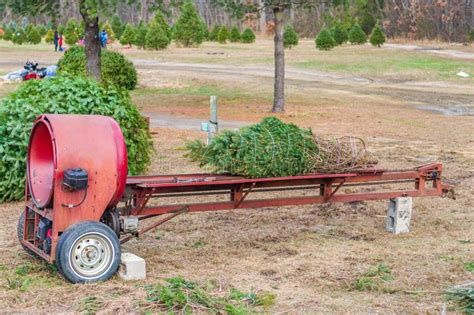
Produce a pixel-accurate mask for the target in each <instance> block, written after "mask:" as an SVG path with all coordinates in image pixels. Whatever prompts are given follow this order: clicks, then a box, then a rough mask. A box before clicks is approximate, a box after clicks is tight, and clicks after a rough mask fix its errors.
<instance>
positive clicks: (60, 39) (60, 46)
mask: <svg viewBox="0 0 474 315" xmlns="http://www.w3.org/2000/svg"><path fill="white" fill-rule="evenodd" d="M58 44H59V51H63V34H61V33H59V37H58Z"/></svg>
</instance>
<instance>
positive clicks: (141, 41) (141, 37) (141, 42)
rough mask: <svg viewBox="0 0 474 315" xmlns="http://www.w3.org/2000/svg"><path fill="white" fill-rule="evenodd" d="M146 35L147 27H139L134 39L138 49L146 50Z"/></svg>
mask: <svg viewBox="0 0 474 315" xmlns="http://www.w3.org/2000/svg"><path fill="white" fill-rule="evenodd" d="M146 34H147V28H146V26H145V25H140V26H138V29H137V31H136V33H135V38H134V39H133V44H135V46H137V47H138V48H145V45H146Z"/></svg>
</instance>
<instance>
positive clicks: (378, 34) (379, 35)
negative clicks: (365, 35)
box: [370, 23, 385, 47]
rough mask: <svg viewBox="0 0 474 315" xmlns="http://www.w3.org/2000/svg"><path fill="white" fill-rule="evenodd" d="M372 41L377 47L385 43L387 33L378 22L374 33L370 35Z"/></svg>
mask: <svg viewBox="0 0 474 315" xmlns="http://www.w3.org/2000/svg"><path fill="white" fill-rule="evenodd" d="M370 43H371V44H372V45H373V46H377V47H380V46H382V45H383V44H384V43H385V34H384V32H383V31H382V28H381V27H380V24H378V23H377V24H376V25H375V27H374V29H373V30H372V34H371V35H370Z"/></svg>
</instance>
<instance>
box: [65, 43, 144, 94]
mask: <svg viewBox="0 0 474 315" xmlns="http://www.w3.org/2000/svg"><path fill="white" fill-rule="evenodd" d="M100 60H101V64H102V67H101V72H102V73H101V78H102V82H103V83H105V84H113V85H116V86H118V87H121V88H124V89H127V90H133V89H134V88H135V87H136V86H137V72H136V70H135V67H134V66H133V63H132V62H131V61H130V60H128V59H127V58H125V57H124V56H123V55H122V54H120V53H118V52H115V51H109V50H102V52H101V57H100ZM58 72H59V73H68V74H71V75H83V76H85V75H86V54H85V51H84V47H82V46H74V47H71V48H70V49H69V50H68V51H66V53H65V54H64V56H63V57H62V58H61V59H60V60H59V62H58Z"/></svg>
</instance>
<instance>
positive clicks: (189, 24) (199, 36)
mask: <svg viewBox="0 0 474 315" xmlns="http://www.w3.org/2000/svg"><path fill="white" fill-rule="evenodd" d="M205 27H206V26H205V24H204V21H203V20H202V18H201V17H200V16H199V14H198V13H197V11H196V7H195V6H194V4H193V3H191V2H185V3H184V4H183V6H182V7H181V15H180V16H179V18H178V21H176V25H175V33H174V39H175V41H176V42H177V43H178V44H181V45H183V46H184V47H191V46H197V45H200V44H201V43H202V41H203V40H204V28H205Z"/></svg>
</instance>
